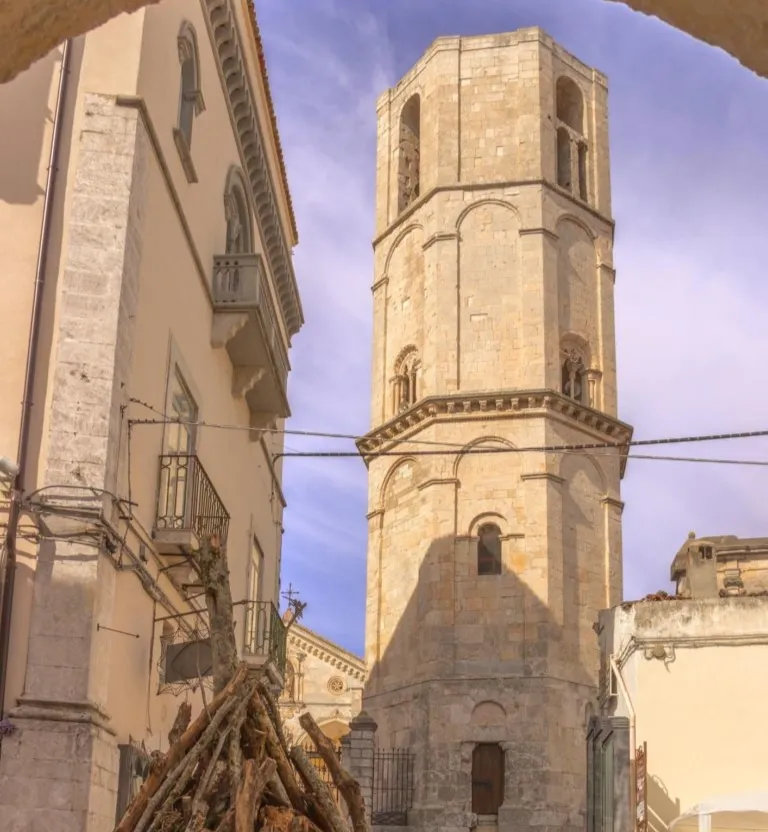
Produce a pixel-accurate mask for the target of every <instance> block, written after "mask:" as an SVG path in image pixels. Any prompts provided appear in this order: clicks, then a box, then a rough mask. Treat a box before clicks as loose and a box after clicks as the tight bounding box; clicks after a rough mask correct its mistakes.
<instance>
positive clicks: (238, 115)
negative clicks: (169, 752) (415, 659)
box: [0, 0, 302, 832]
mask: <svg viewBox="0 0 768 832" xmlns="http://www.w3.org/2000/svg"><path fill="white" fill-rule="evenodd" d="M0 112H2V113H3V118H2V127H0V132H1V133H2V138H1V139H0V146H2V148H3V153H4V164H3V166H2V172H0V239H1V240H2V243H1V244H0V262H1V263H2V272H1V273H2V278H1V279H2V285H3V296H4V304H5V308H4V320H3V328H2V337H3V349H2V351H1V352H0V385H2V390H1V392H0V456H5V457H7V458H8V460H9V462H8V463H7V464H6V465H5V468H6V469H7V470H8V471H11V472H13V470H14V467H18V469H19V471H18V476H17V477H16V478H15V479H14V478H13V477H11V478H10V479H8V478H6V480H5V481H4V482H5V490H4V492H3V495H2V498H3V501H2V514H0V525H1V526H2V534H3V539H4V544H5V545H4V547H3V553H4V563H5V564H6V566H7V567H8V568H7V569H6V571H5V574H6V576H9V575H11V574H13V575H14V576H15V581H14V582H13V586H12V587H11V581H9V580H6V581H5V588H6V592H5V593H4V596H3V597H4V602H3V603H4V610H5V611H6V613H7V611H8V610H9V609H12V614H11V618H10V621H9V622H6V621H5V619H3V622H4V623H3V625H2V630H3V634H4V635H3V638H2V639H0V655H4V660H3V661H2V662H1V663H0V672H2V690H3V693H4V696H3V703H4V707H3V713H2V716H3V717H4V719H3V723H2V726H3V737H2V748H1V749H0V830H3V832H5V831H6V830H8V831H9V832H10V830H19V829H25V830H30V832H32V831H33V830H41V829H56V830H62V831H63V830H87V832H102V830H108V829H112V828H113V826H114V823H115V817H116V813H119V810H120V808H121V807H124V806H125V804H126V802H127V801H128V799H129V798H130V790H131V785H132V783H133V782H135V780H136V778H137V777H139V778H140V776H141V772H142V771H145V770H146V759H147V754H148V753H150V752H152V751H155V750H161V751H162V750H165V749H167V747H168V731H169V729H170V727H171V725H172V722H173V719H174V717H175V714H176V711H177V708H178V705H179V703H180V702H181V701H183V699H184V697H191V699H192V701H193V702H194V704H195V706H196V707H199V706H200V703H201V697H200V690H199V686H200V684H201V680H203V683H204V680H205V678H207V677H206V674H207V672H208V670H209V665H207V664H206V662H208V661H209V659H210V655H209V651H208V652H207V651H206V641H205V638H206V636H207V630H206V615H205V613H204V612H203V610H204V606H205V604H204V599H203V598H201V597H200V587H199V583H198V579H197V572H196V568H195V559H194V550H195V548H196V547H197V545H198V544H199V541H200V538H201V537H203V536H207V535H211V534H215V535H218V537H219V539H221V540H222V541H224V542H225V544H226V548H227V553H228V559H229V567H230V578H231V584H232V592H233V597H234V601H235V604H236V606H235V616H236V624H237V629H236V634H237V641H238V648H239V650H240V651H241V653H242V655H243V656H244V657H245V658H246V659H248V660H249V661H250V662H251V663H252V664H253V665H254V666H255V667H261V666H263V665H265V664H266V665H267V668H268V671H269V673H270V674H271V678H272V679H273V682H274V683H275V685H276V686H277V685H281V684H282V668H283V666H284V650H285V631H284V625H283V623H282V621H281V619H280V616H279V615H278V612H277V606H278V597H279V575H280V548H281V537H282V513H283V507H284V500H283V496H282V491H281V469H280V465H279V464H278V463H276V462H275V461H274V460H275V455H276V454H278V453H279V452H280V450H281V448H282V438H281V435H280V434H279V433H274V432H273V431H274V429H275V428H278V429H279V428H280V426H281V425H282V423H283V420H284V419H285V418H286V417H287V416H288V415H289V409H288V400H287V392H286V391H287V379H288V373H289V367H290V364H289V360H288V354H289V347H290V343H291V338H292V337H293V335H295V334H296V332H297V331H298V330H299V328H300V326H301V324H302V310H301V304H300V299H299V294H298V289H297V284H296V278H295V275H294V272H293V267H292V262H291V250H292V247H293V246H294V245H295V244H296V242H297V235H296V228H295V220H294V216H293V211H292V207H291V200H290V195H289V191H288V186H287V180H286V175H285V170H284V165H283V159H282V153H281V148H280V142H279V138H278V134H277V127H276V122H275V116H274V109H273V104H272V99H271V95H270V90H269V85H268V80H267V76H266V70H265V65H264V55H263V51H262V46H261V40H260V36H259V31H258V28H257V25H256V21H255V18H254V14H253V8H252V6H250V4H249V3H247V2H241V0H201V2H191V3H190V2H184V0H164V2H162V3H160V4H158V5H150V6H148V7H147V8H145V9H142V10H140V11H138V12H136V13H135V14H133V15H130V16H126V15H123V16H120V17H117V18H115V19H113V20H111V21H110V22H109V23H107V24H105V25H104V26H102V27H101V28H99V29H96V30H94V31H92V32H90V33H89V34H88V35H86V36H83V37H80V38H77V39H74V40H71V41H69V42H67V43H66V44H65V46H64V47H63V48H61V49H57V50H56V51H54V52H53V53H51V54H50V55H48V56H47V57H46V58H44V59H43V60H41V61H39V62H38V63H36V64H35V65H34V66H32V67H31V68H30V69H29V70H28V71H26V72H24V73H23V74H22V75H20V76H19V77H18V78H17V79H15V80H14V81H13V82H12V83H10V84H7V85H5V86H3V87H0ZM49 170H50V175H49V174H48V171H49ZM41 229H42V232H41ZM30 322H31V323H30ZM30 332H31V335H30ZM30 345H31V346H30ZM25 364H28V367H27V368H26V370H25ZM20 405H21V406H20ZM210 425H214V426H215V425H224V426H234V427H236V428H241V429H240V430H222V429H218V428H216V427H209V426H210ZM17 449H18V450H17ZM11 588H12V589H13V604H12V608H11V607H10V606H9V604H8V601H9V597H10V589H11ZM6 617H7V616H6ZM7 623H10V627H7V626H6V624H7Z"/></svg>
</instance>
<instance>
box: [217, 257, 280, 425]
mask: <svg viewBox="0 0 768 832" xmlns="http://www.w3.org/2000/svg"><path fill="white" fill-rule="evenodd" d="M213 309H214V315H213V331H212V334H211V344H212V346H214V347H226V349H227V352H228V353H229V357H230V360H231V361H232V366H233V367H234V369H235V372H234V374H233V381H232V393H233V395H234V396H236V397H239V398H245V399H246V401H247V402H248V407H249V408H250V411H251V424H252V425H253V426H254V427H270V426H273V425H274V423H275V420H276V419H278V418H287V417H288V416H290V410H289V408H288V398H287V393H286V389H287V384H288V371H289V369H290V366H289V363H288V352H287V350H286V348H285V345H284V343H283V337H282V334H281V332H280V328H279V326H278V323H277V320H278V319H277V314H276V311H275V306H274V303H273V301H272V295H271V294H270V291H269V285H268V283H267V276H266V272H265V270H264V263H263V261H262V258H261V255H259V254H233V255H226V256H219V257H214V259H213Z"/></svg>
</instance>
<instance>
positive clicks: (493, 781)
mask: <svg viewBox="0 0 768 832" xmlns="http://www.w3.org/2000/svg"><path fill="white" fill-rule="evenodd" d="M503 802H504V751H503V750H502V748H501V746H500V745H496V744H490V743H481V744H480V745H476V746H475V750H474V751H473V752H472V811H473V812H474V813H475V814H476V815H496V814H498V812H499V806H501V804H502V803H503Z"/></svg>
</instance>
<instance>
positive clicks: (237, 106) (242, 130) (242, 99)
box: [204, 0, 304, 339]
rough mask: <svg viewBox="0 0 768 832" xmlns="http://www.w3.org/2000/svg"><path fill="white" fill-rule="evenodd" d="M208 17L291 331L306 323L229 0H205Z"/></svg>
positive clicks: (270, 261)
mask: <svg viewBox="0 0 768 832" xmlns="http://www.w3.org/2000/svg"><path fill="white" fill-rule="evenodd" d="M204 5H205V9H206V11H207V13H208V23H209V26H210V30H211V35H212V39H213V43H214V47H215V50H216V55H217V58H218V64H219V71H220V72H221V76H222V79H223V81H224V89H225V91H226V95H227V99H228V104H229V109H230V115H231V118H232V122H233V124H234V125H235V129H236V134H237V140H238V144H239V145H240V149H241V152H242V159H243V163H244V165H243V166H244V169H245V171H246V172H247V176H248V180H249V182H250V185H251V189H252V196H253V203H254V205H255V207H256V217H257V223H258V226H259V230H260V232H261V235H262V238H263V240H264V247H265V255H266V259H267V261H268V263H269V267H270V272H271V274H272V277H273V279H274V281H275V286H276V288H277V296H278V301H279V306H280V311H281V313H282V316H283V320H284V321H285V325H286V329H287V332H288V337H289V339H290V337H291V336H292V335H295V334H296V333H297V332H298V331H299V329H300V328H301V326H302V324H303V323H304V315H303V312H302V309H301V301H300V299H299V291H298V287H297V285H296V276H295V274H294V271H293V264H292V262H291V254H290V250H289V248H288V246H287V245H286V241H285V237H284V234H283V231H282V223H281V219H280V212H279V209H278V206H277V199H276V196H275V186H274V182H273V179H272V174H271V172H270V168H269V162H268V159H267V153H266V149H265V146H264V145H265V142H264V137H263V135H262V128H261V124H260V123H259V117H258V111H257V107H256V101H255V97H254V94H253V91H252V89H251V85H250V82H249V79H248V74H247V69H246V61H245V57H244V55H243V51H242V47H241V45H240V38H239V36H238V29H237V21H236V17H235V12H234V10H233V8H232V5H231V0H204Z"/></svg>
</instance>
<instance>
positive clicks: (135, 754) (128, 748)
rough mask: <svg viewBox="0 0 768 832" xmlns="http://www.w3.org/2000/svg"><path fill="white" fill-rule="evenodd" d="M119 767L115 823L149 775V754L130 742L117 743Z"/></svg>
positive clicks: (118, 820)
mask: <svg viewBox="0 0 768 832" xmlns="http://www.w3.org/2000/svg"><path fill="white" fill-rule="evenodd" d="M118 750H119V752H120V768H119V769H118V775H117V806H116V812H115V823H116V824H117V823H119V822H120V819H121V818H122V817H123V815H124V814H125V810H126V809H127V808H128V807H129V806H130V805H131V801H132V800H133V799H134V797H136V795H137V793H138V791H139V789H140V788H141V786H142V784H143V783H144V781H145V780H146V779H147V777H148V776H149V764H150V759H149V754H147V752H146V751H145V750H144V749H143V748H140V747H139V746H137V745H135V744H134V743H132V742H129V743H126V744H125V745H118Z"/></svg>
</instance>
